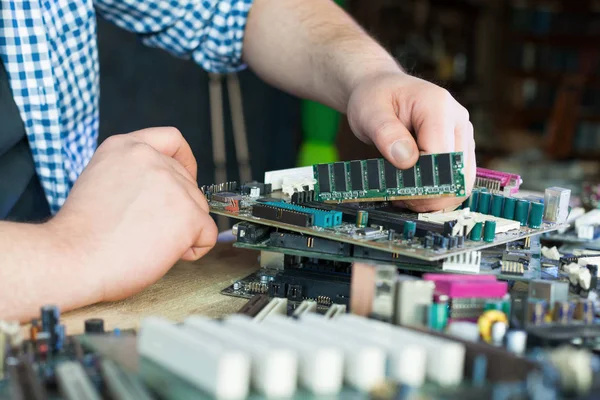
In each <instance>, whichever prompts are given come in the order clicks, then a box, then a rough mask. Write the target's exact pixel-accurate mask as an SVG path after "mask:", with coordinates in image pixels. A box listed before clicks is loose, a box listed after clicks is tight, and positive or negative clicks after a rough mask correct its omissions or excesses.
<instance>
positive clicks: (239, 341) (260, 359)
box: [184, 316, 298, 398]
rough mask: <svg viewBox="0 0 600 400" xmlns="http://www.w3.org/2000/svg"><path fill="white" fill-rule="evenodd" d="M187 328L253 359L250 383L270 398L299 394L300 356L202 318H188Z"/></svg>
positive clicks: (186, 320)
mask: <svg viewBox="0 0 600 400" xmlns="http://www.w3.org/2000/svg"><path fill="white" fill-rule="evenodd" d="M184 326H185V327H186V328H190V329H192V330H194V331H197V332H198V333H199V334H200V335H201V336H202V337H204V336H209V337H210V338H211V339H214V340H217V341H219V342H220V343H221V344H222V345H224V346H228V347H233V348H238V349H239V350H241V351H244V352H245V353H247V354H250V356H251V358H252V376H251V382H252V386H253V387H254V389H255V390H256V391H257V392H258V393H260V394H262V395H264V396H266V397H269V398H273V397H275V398H289V397H290V396H292V395H293V394H294V393H295V391H296V385H297V375H298V374H297V370H298V354H297V353H296V352H294V351H292V350H291V349H286V348H282V347H279V346H277V345H274V344H273V343H270V342H269V341H268V340H266V339H258V338H256V337H248V336H246V335H245V334H244V332H241V331H237V330H233V329H228V328H227V327H226V326H225V325H224V324H219V323H217V322H215V321H214V320H210V319H208V318H205V317H201V316H191V317H188V318H186V319H185V321H184Z"/></svg>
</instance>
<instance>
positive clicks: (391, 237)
mask: <svg viewBox="0 0 600 400" xmlns="http://www.w3.org/2000/svg"><path fill="white" fill-rule="evenodd" d="M395 235H396V231H395V230H393V229H388V240H389V241H390V242H392V241H393V240H394V238H395Z"/></svg>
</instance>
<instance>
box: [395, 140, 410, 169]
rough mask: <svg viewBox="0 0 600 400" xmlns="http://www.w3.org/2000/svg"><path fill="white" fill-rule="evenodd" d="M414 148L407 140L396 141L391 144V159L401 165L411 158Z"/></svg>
mask: <svg viewBox="0 0 600 400" xmlns="http://www.w3.org/2000/svg"><path fill="white" fill-rule="evenodd" d="M413 151H414V146H413V145H412V143H411V142H410V141H409V140H406V139H404V140H396V141H395V142H394V143H392V157H393V158H394V160H396V162H398V163H402V162H405V161H406V160H409V159H410V158H411V157H412V154H413Z"/></svg>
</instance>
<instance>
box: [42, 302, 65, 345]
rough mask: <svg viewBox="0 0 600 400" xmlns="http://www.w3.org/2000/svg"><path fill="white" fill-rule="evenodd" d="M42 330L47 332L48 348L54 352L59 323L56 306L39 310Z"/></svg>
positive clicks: (58, 313)
mask: <svg viewBox="0 0 600 400" xmlns="http://www.w3.org/2000/svg"><path fill="white" fill-rule="evenodd" d="M41 317H42V318H41V319H42V330H43V331H44V332H47V333H48V335H49V337H48V346H49V347H50V349H52V350H56V342H57V340H58V335H57V333H58V332H57V327H58V325H59V322H60V312H59V311H58V307H56V306H43V307H42V310H41Z"/></svg>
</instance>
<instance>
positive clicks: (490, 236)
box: [483, 220, 496, 243]
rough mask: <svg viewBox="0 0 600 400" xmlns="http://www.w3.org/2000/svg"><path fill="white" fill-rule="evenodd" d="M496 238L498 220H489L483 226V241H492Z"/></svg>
mask: <svg viewBox="0 0 600 400" xmlns="http://www.w3.org/2000/svg"><path fill="white" fill-rule="evenodd" d="M494 239H496V221H492V220H487V221H485V225H484V227H483V241H484V242H488V243H491V242H493V241H494Z"/></svg>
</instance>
